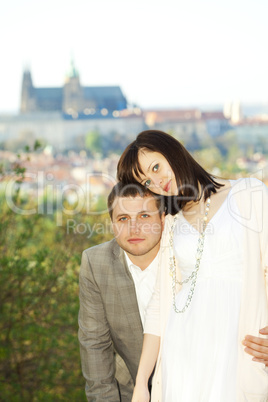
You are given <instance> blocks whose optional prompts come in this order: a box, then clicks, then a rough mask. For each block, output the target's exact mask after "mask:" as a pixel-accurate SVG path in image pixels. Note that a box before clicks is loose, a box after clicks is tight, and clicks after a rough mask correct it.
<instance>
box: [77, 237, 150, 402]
mask: <svg viewBox="0 0 268 402" xmlns="http://www.w3.org/2000/svg"><path fill="white" fill-rule="evenodd" d="M79 283H80V294H79V297H80V310H79V332H78V337H79V342H80V354H81V362H82V371H83V375H84V377H85V379H86V396H87V399H88V401H95V402H100V401H109V402H118V401H124V402H128V401H131V396H132V390H133V381H135V378H136V374H137V369H138V364H139V359H140V354H141V349H142V340H143V328H142V323H141V318H140V314H139V309H138V303H137V298H136V292H135V285H134V282H133V279H132V276H131V274H130V272H129V269H128V267H127V264H126V261H125V257H124V253H123V250H122V249H121V248H120V247H119V246H118V244H117V242H116V241H115V240H111V241H110V242H107V243H103V244H100V245H98V246H95V247H91V248H89V249H87V250H85V251H84V252H83V255H82V263H81V270H80V277H79ZM114 351H116V352H117V353H118V354H119V355H120V356H121V358H122V359H123V361H124V362H125V365H126V366H127V368H128V370H127V369H126V367H124V362H122V361H121V362H119V366H118V368H117V372H118V373H119V372H121V373H120V377H121V378H116V363H115V358H114ZM122 359H121V360H122ZM119 360H120V358H119ZM122 363H123V367H122ZM120 366H121V368H120Z"/></svg>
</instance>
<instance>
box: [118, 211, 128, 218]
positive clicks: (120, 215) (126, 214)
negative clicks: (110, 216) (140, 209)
mask: <svg viewBox="0 0 268 402" xmlns="http://www.w3.org/2000/svg"><path fill="white" fill-rule="evenodd" d="M122 216H129V215H128V213H127V212H126V213H125V214H117V215H116V216H115V218H121V217H122Z"/></svg>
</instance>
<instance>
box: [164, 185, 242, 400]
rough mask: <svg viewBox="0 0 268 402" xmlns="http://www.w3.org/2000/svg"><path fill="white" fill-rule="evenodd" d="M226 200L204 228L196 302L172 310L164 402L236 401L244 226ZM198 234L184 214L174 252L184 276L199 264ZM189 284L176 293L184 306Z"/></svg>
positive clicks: (179, 304)
mask: <svg viewBox="0 0 268 402" xmlns="http://www.w3.org/2000/svg"><path fill="white" fill-rule="evenodd" d="M231 191H232V190H231ZM229 196H230V193H229V195H228V196H227V199H228V197H229ZM227 199H226V200H225V201H224V203H223V204H222V205H221V207H220V209H219V210H218V211H217V213H216V214H215V215H214V216H213V217H212V219H211V220H210V222H209V223H208V225H207V227H206V235H205V243H204V250H203V255H202V259H201V263H200V269H199V272H198V277H197V283H196V288H195V292H194V295H193V299H192V303H191V304H190V306H189V308H188V309H187V310H186V311H185V312H184V313H175V312H174V309H173V307H172V308H171V311H170V316H169V319H168V322H167V327H166V332H165V337H164V340H163V351H162V380H163V401H165V402H235V401H236V395H235V390H236V367H237V343H238V324H239V312H240V298H241V283H242V266H243V254H242V250H241V247H242V241H243V240H242V238H241V237H242V236H241V226H239V224H238V223H237V222H236V221H235V219H233V218H232V217H231V216H230V214H229V212H228V206H229V204H230V203H228V202H227ZM212 202H213V198H212ZM198 238H199V233H198V232H197V231H196V230H195V229H194V227H193V226H191V225H190V224H189V223H188V222H187V220H186V219H185V218H184V216H183V214H182V213H180V214H179V217H178V220H177V223H176V226H175V231H174V252H175V256H176V258H177V260H178V262H179V267H180V270H181V273H182V279H185V278H186V277H188V276H189V275H190V274H191V272H192V270H193V268H194V266H195V261H196V260H195V255H196V249H197V242H198ZM189 286H190V284H189V283H188V284H186V285H183V287H182V290H181V291H180V292H179V293H178V294H177V296H176V304H177V307H178V308H179V309H182V308H183V307H184V305H185V300H186V299H187V295H188V291H189Z"/></svg>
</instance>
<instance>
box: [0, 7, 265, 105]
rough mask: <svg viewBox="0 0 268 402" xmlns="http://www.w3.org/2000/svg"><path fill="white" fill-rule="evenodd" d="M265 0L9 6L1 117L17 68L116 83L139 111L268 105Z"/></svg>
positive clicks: (36, 75) (16, 92) (0, 31)
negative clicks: (73, 67)
mask: <svg viewBox="0 0 268 402" xmlns="http://www.w3.org/2000/svg"><path fill="white" fill-rule="evenodd" d="M267 17H268V1H267V0H184V1H182V0H161V1H160V0H135V1H134V0H132V1H130V0H73V1H70V0H46V1H38V0H8V1H5V2H3V4H2V5H1V12H0V38H1V39H0V41H1V42H0V43H1V53H0V54H1V66H0V71H1V74H0V90H1V91H0V112H3V111H16V110H18V108H19V102H20V89H21V79H22V73H23V68H24V66H25V65H29V66H30V68H31V71H32V77H33V82H34V85H35V86H37V87H41V86H62V85H63V82H64V77H65V74H66V71H67V70H68V68H69V64H70V59H71V56H72V55H73V57H74V61H75V65H76V67H77V69H78V71H79V73H80V80H81V84H82V85H85V86H87V85H88V86H90V85H93V86H94V85H120V86H121V88H122V90H123V92H124V94H125V95H126V97H127V99H128V100H129V102H135V103H137V104H138V105H140V106H141V107H145V108H149V107H176V106H178V107H182V106H189V105H192V106H194V105H202V104H222V103H224V102H225V101H229V100H241V101H242V102H268V51H267V46H268V45H267V44H268V23H267Z"/></svg>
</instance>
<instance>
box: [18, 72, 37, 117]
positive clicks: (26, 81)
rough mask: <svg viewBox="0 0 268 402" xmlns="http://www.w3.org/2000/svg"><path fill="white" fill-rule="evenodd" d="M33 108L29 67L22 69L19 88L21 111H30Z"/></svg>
mask: <svg viewBox="0 0 268 402" xmlns="http://www.w3.org/2000/svg"><path fill="white" fill-rule="evenodd" d="M34 110H35V99H34V87H33V82H32V75H31V72H30V70H29V69H26V70H24V73H23V78H22V89H21V104H20V111H21V113H27V112H32V111H34Z"/></svg>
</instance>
